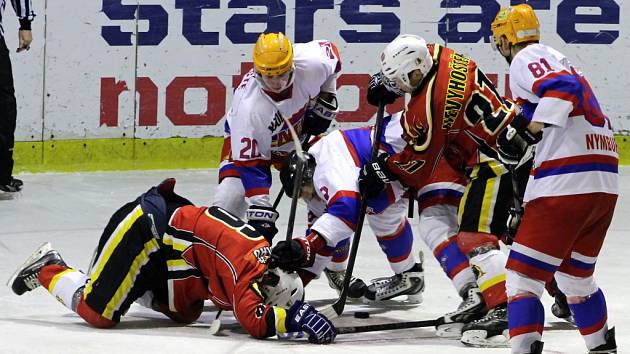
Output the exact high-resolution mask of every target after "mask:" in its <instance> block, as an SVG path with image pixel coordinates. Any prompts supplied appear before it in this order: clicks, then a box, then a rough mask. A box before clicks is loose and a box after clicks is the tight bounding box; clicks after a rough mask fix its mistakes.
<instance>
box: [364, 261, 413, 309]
mask: <svg viewBox="0 0 630 354" xmlns="http://www.w3.org/2000/svg"><path fill="white" fill-rule="evenodd" d="M423 292H424V272H423V269H422V264H421V263H416V264H415V265H414V266H413V267H411V269H409V270H407V271H405V272H402V273H401V274H396V275H393V276H391V277H384V278H377V279H373V280H372V284H370V285H369V286H368V287H367V290H366V292H365V294H364V298H365V302H366V303H372V302H380V301H385V300H390V299H393V298H395V297H398V296H402V295H407V301H406V302H407V303H409V304H419V303H421V302H422V293H423Z"/></svg>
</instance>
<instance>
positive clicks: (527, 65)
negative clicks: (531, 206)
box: [510, 44, 619, 201]
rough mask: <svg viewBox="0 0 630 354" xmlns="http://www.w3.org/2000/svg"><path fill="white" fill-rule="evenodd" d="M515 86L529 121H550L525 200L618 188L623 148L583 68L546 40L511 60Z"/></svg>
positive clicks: (537, 151)
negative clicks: (621, 149)
mask: <svg viewBox="0 0 630 354" xmlns="http://www.w3.org/2000/svg"><path fill="white" fill-rule="evenodd" d="M510 89H511V90H512V95H513V96H514V98H515V99H516V100H517V101H518V103H519V104H520V105H521V106H522V109H523V114H524V115H525V117H527V118H528V119H529V120H530V121H535V122H542V123H545V124H546V125H547V127H546V128H544V129H543V138H542V140H541V141H540V142H539V143H538V144H537V145H536V156H535V159H534V168H533V170H532V173H531V176H530V179H529V182H528V184H527V188H526V190H525V198H524V199H525V201H529V200H533V199H536V198H539V197H546V196H561V195H573V194H584V193H595V192H604V193H611V194H617V193H618V181H617V173H618V164H619V161H618V158H619V157H618V153H617V144H616V143H615V139H614V135H613V130H612V126H611V123H610V121H609V119H608V118H607V117H606V115H605V114H604V113H603V112H602V109H601V107H600V105H599V103H598V101H597V98H596V97H595V94H594V93H593V91H592V89H591V87H590V85H589V83H588V82H587V81H586V78H585V77H584V76H583V75H582V73H581V72H580V71H579V70H578V69H577V68H575V67H574V66H572V65H571V63H570V62H569V60H568V59H567V58H566V57H565V56H564V55H562V54H561V53H560V52H558V51H556V50H554V49H553V48H550V47H548V46H545V45H543V44H531V45H529V46H527V47H525V48H524V49H522V50H521V51H520V52H519V53H518V54H517V55H516V56H515V57H514V59H513V60H512V64H511V65H510Z"/></svg>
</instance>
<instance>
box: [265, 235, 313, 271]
mask: <svg viewBox="0 0 630 354" xmlns="http://www.w3.org/2000/svg"><path fill="white" fill-rule="evenodd" d="M315 248H316V246H315V245H313V243H312V242H311V240H309V239H308V238H305V237H299V238H294V239H292V240H291V241H280V242H278V244H277V245H276V246H275V247H274V248H273V249H272V250H271V262H272V264H273V265H274V266H275V267H280V268H281V269H284V270H287V271H294V270H297V269H299V268H308V267H310V266H312V265H313V263H314V262H315V253H316V252H317V250H316V249H315Z"/></svg>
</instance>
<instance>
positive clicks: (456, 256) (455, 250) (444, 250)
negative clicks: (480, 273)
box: [433, 235, 475, 294]
mask: <svg viewBox="0 0 630 354" xmlns="http://www.w3.org/2000/svg"><path fill="white" fill-rule="evenodd" d="M433 255H434V256H435V259H437V261H438V263H439V264H440V266H442V270H444V273H445V274H446V276H447V277H448V278H449V279H451V281H452V282H453V285H454V286H455V289H457V292H458V293H460V294H461V293H462V290H463V288H464V286H466V285H467V284H470V283H474V282H475V274H474V273H473V272H472V270H471V269H470V264H469V263H468V257H466V255H464V253H463V252H462V251H461V250H460V249H459V246H458V245H457V235H454V236H451V237H449V238H448V239H447V240H445V241H444V242H442V243H440V244H439V245H437V247H435V249H434V250H433Z"/></svg>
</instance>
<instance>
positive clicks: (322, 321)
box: [284, 301, 337, 344]
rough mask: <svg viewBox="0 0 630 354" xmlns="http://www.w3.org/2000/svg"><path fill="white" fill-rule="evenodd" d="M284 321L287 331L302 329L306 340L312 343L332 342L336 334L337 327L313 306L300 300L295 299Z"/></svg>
mask: <svg viewBox="0 0 630 354" xmlns="http://www.w3.org/2000/svg"><path fill="white" fill-rule="evenodd" d="M284 323H285V327H286V329H287V332H300V331H304V332H306V333H307V334H308V341H309V342H311V343H314V344H328V343H332V342H333V341H334V340H335V337H336V336H337V329H336V328H335V326H334V325H333V324H332V322H330V320H329V319H328V318H326V316H324V315H322V314H321V313H319V312H317V310H315V308H314V307H313V306H311V305H309V304H308V303H306V302H302V301H296V302H295V303H294V304H293V305H292V306H291V308H290V309H288V310H287V318H286V320H285V322H284Z"/></svg>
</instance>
